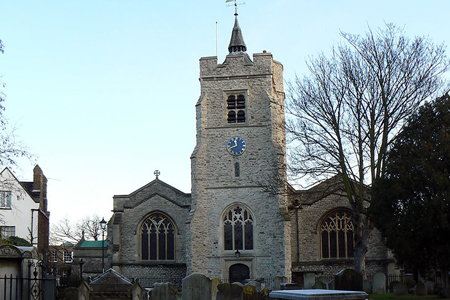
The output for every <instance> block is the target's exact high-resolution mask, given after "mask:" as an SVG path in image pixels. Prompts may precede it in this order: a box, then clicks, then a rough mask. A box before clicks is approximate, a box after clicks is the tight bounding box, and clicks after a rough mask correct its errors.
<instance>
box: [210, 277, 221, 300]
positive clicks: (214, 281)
mask: <svg viewBox="0 0 450 300" xmlns="http://www.w3.org/2000/svg"><path fill="white" fill-rule="evenodd" d="M211 283H212V288H211V291H212V298H211V300H216V297H217V292H218V291H219V290H218V289H217V286H218V285H219V284H221V283H222V282H221V281H220V279H219V278H213V279H212V280H211Z"/></svg>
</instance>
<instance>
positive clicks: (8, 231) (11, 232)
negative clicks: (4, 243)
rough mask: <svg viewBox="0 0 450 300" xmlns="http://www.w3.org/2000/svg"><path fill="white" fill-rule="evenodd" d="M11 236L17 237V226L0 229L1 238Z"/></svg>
mask: <svg viewBox="0 0 450 300" xmlns="http://www.w3.org/2000/svg"><path fill="white" fill-rule="evenodd" d="M10 236H16V227H15V226H1V227H0V237H1V238H4V239H6V238H9V237H10Z"/></svg>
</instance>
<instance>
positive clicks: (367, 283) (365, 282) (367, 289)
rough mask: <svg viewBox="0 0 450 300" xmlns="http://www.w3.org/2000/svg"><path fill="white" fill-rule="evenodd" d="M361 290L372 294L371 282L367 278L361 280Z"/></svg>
mask: <svg viewBox="0 0 450 300" xmlns="http://www.w3.org/2000/svg"><path fill="white" fill-rule="evenodd" d="M363 291H364V292H366V293H367V294H372V284H371V283H370V281H369V280H363Z"/></svg>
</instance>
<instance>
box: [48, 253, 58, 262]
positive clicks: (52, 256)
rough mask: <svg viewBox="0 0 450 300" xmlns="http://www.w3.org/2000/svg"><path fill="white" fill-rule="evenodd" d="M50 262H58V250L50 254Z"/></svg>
mask: <svg viewBox="0 0 450 300" xmlns="http://www.w3.org/2000/svg"><path fill="white" fill-rule="evenodd" d="M50 261H51V262H58V250H52V251H51V252H50Z"/></svg>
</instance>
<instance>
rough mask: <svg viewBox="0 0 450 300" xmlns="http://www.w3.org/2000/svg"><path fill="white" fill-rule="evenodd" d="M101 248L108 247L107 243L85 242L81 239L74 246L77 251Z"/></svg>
mask: <svg viewBox="0 0 450 300" xmlns="http://www.w3.org/2000/svg"><path fill="white" fill-rule="evenodd" d="M102 245H103V247H107V246H108V242H107V241H87V240H84V239H82V240H81V241H79V242H78V243H77V245H76V246H75V248H77V249H79V248H102Z"/></svg>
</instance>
